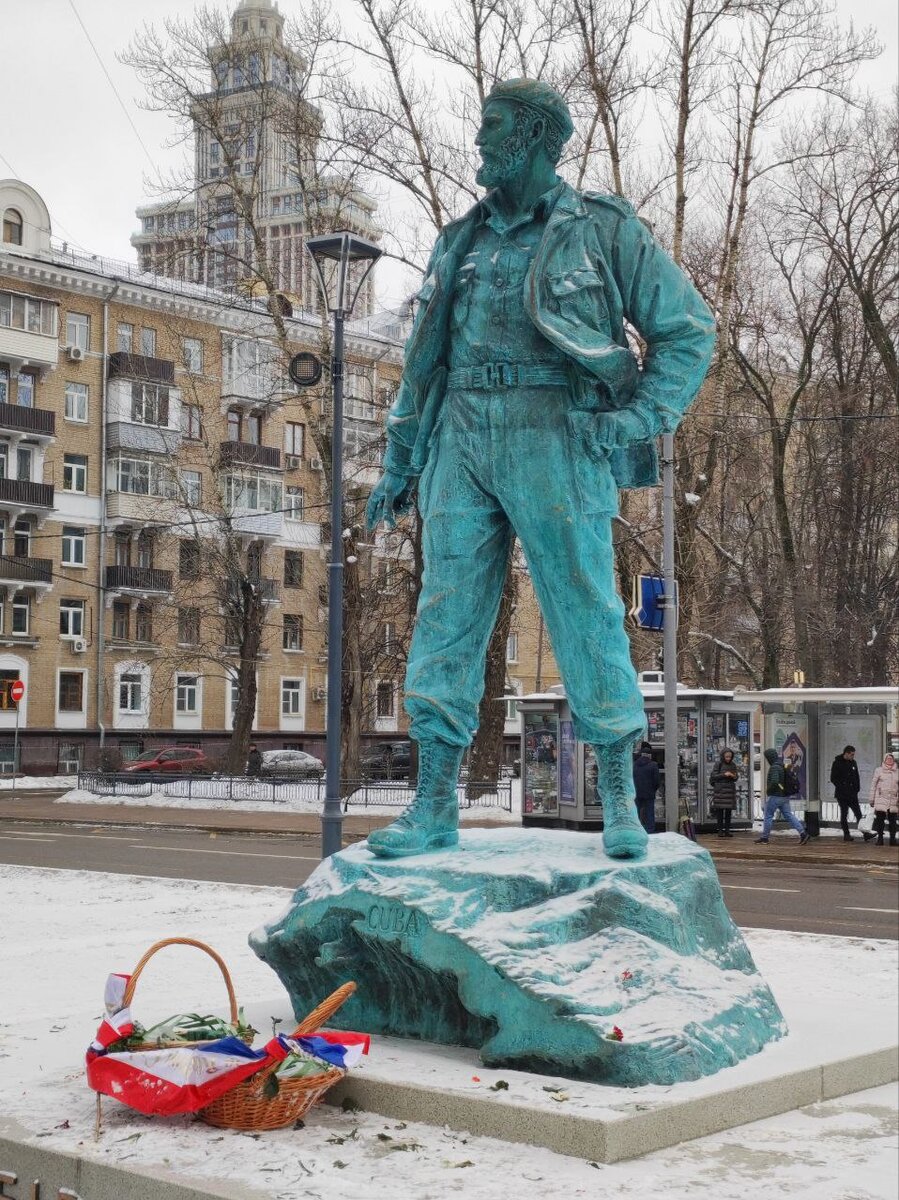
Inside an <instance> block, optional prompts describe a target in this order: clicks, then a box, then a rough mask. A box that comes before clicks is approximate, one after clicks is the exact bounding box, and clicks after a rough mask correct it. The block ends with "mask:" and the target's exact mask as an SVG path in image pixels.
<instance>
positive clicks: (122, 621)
mask: <svg viewBox="0 0 899 1200" xmlns="http://www.w3.org/2000/svg"><path fill="white" fill-rule="evenodd" d="M130 624H131V605H130V604H129V603H128V602H127V601H123V600H117V601H116V602H115V603H114V604H113V606H112V636H113V637H114V638H115V639H116V640H117V641H120V642H127V641H128V635H129V627H130Z"/></svg>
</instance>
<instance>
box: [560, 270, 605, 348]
mask: <svg viewBox="0 0 899 1200" xmlns="http://www.w3.org/2000/svg"><path fill="white" fill-rule="evenodd" d="M547 284H548V287H549V294H550V296H551V297H552V303H553V304H554V305H555V307H556V310H557V311H558V312H559V314H560V315H561V316H565V317H569V318H571V319H573V320H576V321H579V322H583V323H584V324H586V325H589V326H590V328H591V329H596V330H603V331H604V332H608V330H609V306H608V304H607V302H606V292H605V284H604V283H603V278H602V276H601V275H600V273H599V272H598V271H597V270H595V268H593V267H575V268H574V269H573V270H571V271H563V272H561V273H560V274H556V275H550V276H549V278H548V280H547Z"/></svg>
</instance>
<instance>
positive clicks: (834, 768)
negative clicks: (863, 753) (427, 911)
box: [830, 746, 874, 842]
mask: <svg viewBox="0 0 899 1200" xmlns="http://www.w3.org/2000/svg"><path fill="white" fill-rule="evenodd" d="M830 782H831V783H832V784H833V794H834V799H835V800H836V802H837V804H839V806H840V827H841V828H842V830H843V841H844V842H851V841H852V840H853V838H852V834H851V833H850V832H849V814H850V813H852V815H853V816H854V817H855V823H856V825H858V823H859V821H860V820H861V819H862V810H861V806H860V805H859V802H858V794H859V792H860V791H861V786H862V781H861V779H860V778H859V774H858V763H857V762H856V761H855V747H854V746H844V747H843V752H842V753H841V754H838V755H837V756H836V758H835V759H834V760H833V763H832V764H831V768H830ZM862 837H863V838H864V839H865V841H866V842H870V841H871V840H872V839H873V837H874V834H873V833H865V832H862Z"/></svg>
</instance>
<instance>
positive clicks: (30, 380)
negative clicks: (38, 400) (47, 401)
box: [16, 371, 34, 408]
mask: <svg viewBox="0 0 899 1200" xmlns="http://www.w3.org/2000/svg"><path fill="white" fill-rule="evenodd" d="M16 404H18V406H19V408H34V376H33V375H32V374H31V372H30V371H20V372H19V374H18V375H17V376H16Z"/></svg>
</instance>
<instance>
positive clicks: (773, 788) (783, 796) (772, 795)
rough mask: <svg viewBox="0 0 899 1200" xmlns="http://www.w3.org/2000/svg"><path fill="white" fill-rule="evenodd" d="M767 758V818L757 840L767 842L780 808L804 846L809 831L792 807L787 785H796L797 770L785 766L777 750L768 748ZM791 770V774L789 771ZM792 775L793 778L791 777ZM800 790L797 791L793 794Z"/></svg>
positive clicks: (791, 786)
mask: <svg viewBox="0 0 899 1200" xmlns="http://www.w3.org/2000/svg"><path fill="white" fill-rule="evenodd" d="M765 759H766V760H767V763H768V777H767V779H766V781H765V794H766V797H767V799H766V800H765V818H764V820H763V822H762V836H761V837H757V838H756V839H755V840H756V841H757V842H767V841H768V839H769V837H770V835H771V826H772V825H773V824H774V818H775V817H776V816H777V813H778V810H779V811H780V815H781V816H782V817H783V819H784V820H785V821H787V822H789V824H790V825H792V827H793V828H794V829H795V830H796V832H797V833H798V834H799V844H800V846H804V845H805V843H806V842H807V841H808V840H809V835H808V831H807V830H806V828H805V826H804V825H803V823H802V822H801V821H800V820H799V818H798V817H797V816H796V814H795V813H794V812H793V810H792V808H791V807H790V797H789V796H788V795H787V787H788V786H789V787H790V788H791V789H792V788H793V787H796V783H795V772H794V771H793V770H792V768H785V767H784V766H783V764H782V763H781V761H780V759H779V758H778V757H777V751H776V750H766V751H765ZM788 771H789V775H788V774H787V772H788ZM791 777H792V778H791ZM798 791H799V788H798V787H796V791H795V792H793V795H796V793H797V792H798Z"/></svg>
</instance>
